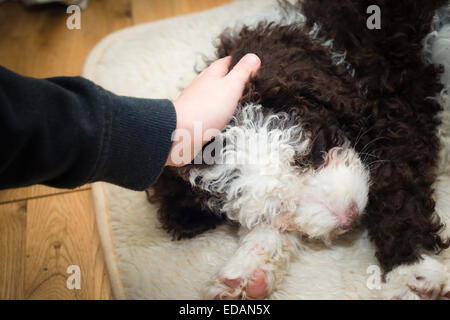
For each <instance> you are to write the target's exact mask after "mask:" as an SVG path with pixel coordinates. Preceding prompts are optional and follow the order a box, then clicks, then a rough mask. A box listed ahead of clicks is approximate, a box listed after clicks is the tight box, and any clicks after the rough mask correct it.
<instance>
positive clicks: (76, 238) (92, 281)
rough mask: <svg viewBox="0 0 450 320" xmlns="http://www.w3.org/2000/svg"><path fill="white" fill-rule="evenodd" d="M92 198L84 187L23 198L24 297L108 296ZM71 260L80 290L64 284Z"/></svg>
mask: <svg viewBox="0 0 450 320" xmlns="http://www.w3.org/2000/svg"><path fill="white" fill-rule="evenodd" d="M92 201H93V200H92V196H91V192H90V191H89V190H88V191H81V192H74V193H69V194H64V195H58V196H54V197H46V198H41V199H34V200H29V201H28V210H27V232H26V268H25V298H27V299H92V298H95V299H110V298H111V289H110V286H109V282H108V278H107V273H106V265H105V263H104V261H103V253H102V249H101V246H100V241H99V237H98V234H97V229H96V225H95V214H94V209H93V202H92ZM43 212H45V213H46V214H45V216H43V215H42V213H43ZM73 265H75V266H78V267H79V268H80V270H81V289H80V290H76V289H75V290H69V289H68V288H67V285H66V281H67V278H68V277H69V276H70V274H68V273H67V268H68V267H69V266H73Z"/></svg>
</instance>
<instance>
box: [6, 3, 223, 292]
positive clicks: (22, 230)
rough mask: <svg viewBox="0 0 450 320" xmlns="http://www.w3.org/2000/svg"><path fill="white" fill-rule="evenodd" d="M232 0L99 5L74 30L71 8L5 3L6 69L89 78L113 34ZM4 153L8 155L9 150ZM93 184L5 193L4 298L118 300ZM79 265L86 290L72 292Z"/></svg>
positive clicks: (82, 287)
mask: <svg viewBox="0 0 450 320" xmlns="http://www.w3.org/2000/svg"><path fill="white" fill-rule="evenodd" d="M229 2H231V0H92V1H90V2H89V5H88V8H87V9H86V10H85V11H83V12H82V14H81V29H80V30H68V29H67V28H66V19H67V18H68V14H66V7H65V6H63V5H58V4H55V5H45V6H42V7H41V6H39V7H34V8H31V9H30V8H28V9H25V8H24V7H23V6H22V5H21V4H19V3H17V2H5V3H2V4H0V65H1V66H4V67H6V68H9V69H11V70H13V71H15V72H18V73H20V74H22V75H26V76H33V77H41V78H43V77H52V76H76V75H81V72H82V68H83V63H84V61H85V59H86V57H87V55H88V54H89V52H90V50H92V48H93V47H94V46H95V45H96V44H97V43H98V41H100V40H101V39H102V38H103V37H105V36H106V35H108V34H110V33H112V32H114V31H117V30H119V29H122V28H125V27H128V26H132V25H135V24H139V23H145V22H150V21H154V20H158V19H164V18H169V17H172V16H176V15H182V14H188V13H192V12H195V11H200V10H206V9H209V8H212V7H215V6H219V5H223V4H226V3H229ZM3 152H7V151H5V150H3ZM90 192H91V190H90V186H83V187H81V188H80V189H76V190H61V189H54V188H48V187H44V186H33V187H28V188H19V189H11V190H4V191H0V299H110V298H112V296H111V290H110V286H109V282H108V277H107V275H106V267H105V262H104V259H103V254H102V251H101V247H100V240H99V237H98V234H97V230H96V227H95V213H94V209H93V202H92V196H91V193H90ZM71 265H78V266H79V267H80V270H81V289H80V290H69V289H68V288H67V279H68V277H69V276H70V275H69V274H68V273H67V272H66V271H67V267H68V266H71Z"/></svg>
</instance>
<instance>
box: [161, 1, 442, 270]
mask: <svg viewBox="0 0 450 320" xmlns="http://www.w3.org/2000/svg"><path fill="white" fill-rule="evenodd" d="M446 3H447V1H446V0H417V1H412V0H395V1H392V0H370V1H369V0H343V1H326V0H307V1H304V2H303V4H302V7H303V12H304V14H305V16H306V17H307V24H306V27H305V26H297V25H290V26H280V25H277V24H268V23H265V22H261V23H260V24H259V25H258V26H257V27H256V28H249V27H244V28H243V29H242V31H241V32H240V33H239V35H237V36H233V37H230V36H229V35H226V34H224V35H222V36H221V42H220V46H219V47H218V56H219V57H224V56H228V55H231V56H232V58H233V62H232V64H233V65H234V64H235V63H237V61H239V60H240V59H241V58H242V57H243V56H244V55H245V54H246V53H248V52H254V53H256V54H257V55H258V56H259V57H260V58H261V60H262V68H261V70H260V71H259V72H258V75H257V76H256V78H254V79H253V80H252V81H251V82H250V84H249V85H248V87H247V89H246V92H245V95H244V97H243V99H242V102H254V103H258V104H262V105H263V106H264V108H265V109H266V110H273V111H284V110H287V109H288V108H295V109H296V112H297V113H298V117H299V121H300V120H301V123H302V125H303V126H304V128H305V129H306V130H307V131H309V132H310V133H311V136H312V137H313V146H312V152H311V154H310V159H309V160H310V163H311V164H312V165H313V166H315V167H318V166H320V165H321V164H322V162H323V152H324V151H327V150H329V149H331V148H332V147H335V146H340V145H342V144H344V143H345V142H346V141H350V142H351V143H352V145H353V147H354V148H355V150H357V151H358V153H359V154H360V157H361V158H362V159H364V161H365V162H366V164H368V165H369V167H370V169H371V180H372V185H371V187H370V194H369V204H368V207H367V214H366V215H365V218H364V223H365V224H366V225H367V228H368V230H369V234H370V238H371V239H372V240H373V241H374V243H375V245H376V248H377V251H376V256H377V258H378V259H379V261H380V264H381V266H382V267H383V268H384V270H385V271H389V270H391V269H392V268H393V267H395V266H397V265H399V264H403V263H411V262H414V261H417V259H418V258H419V256H420V254H421V253H422V252H423V251H432V252H438V251H439V250H441V249H443V248H447V247H448V245H449V244H448V243H447V242H446V241H443V240H442V239H441V238H440V237H439V235H438V233H439V231H440V230H441V228H442V225H441V223H440V222H439V218H438V217H437V216H436V215H435V213H434V205H435V204H434V201H433V199H432V192H433V190H432V184H433V182H434V181H435V178H436V177H435V173H434V169H435V167H436V164H437V156H438V151H439V140H438V138H437V135H436V133H437V126H438V125H439V121H438V119H437V118H436V115H437V113H438V112H439V111H440V110H441V108H440V106H439V104H438V103H436V102H435V101H433V100H431V99H426V98H427V97H434V96H436V94H437V93H439V92H440V90H441V89H442V87H441V85H440V83H439V73H440V70H439V69H438V68H436V67H435V66H432V65H427V64H425V63H423V61H422V56H421V49H422V47H421V41H422V39H423V38H424V37H425V36H426V34H427V33H428V32H430V24H431V21H432V16H433V14H434V12H435V10H436V9H438V8H439V7H441V6H442V5H444V4H446ZM373 4H375V5H378V6H379V7H380V8H381V12H382V28H381V30H369V29H367V28H366V19H367V17H368V14H366V8H367V7H368V6H369V5H373ZM314 23H318V24H320V26H321V30H320V32H319V34H318V37H317V39H315V40H313V39H311V37H310V36H308V32H309V31H310V30H311V28H312V27H313V24H314ZM328 39H334V42H333V45H334V49H333V50H334V51H337V52H341V53H342V52H344V51H346V52H347V56H346V61H347V62H348V63H350V65H351V67H352V68H353V69H354V70H355V77H352V76H351V75H350V73H349V71H348V70H347V69H346V68H345V66H344V65H339V66H336V64H335V63H334V62H333V61H332V60H331V58H330V53H329V49H328V48H325V47H324V46H322V45H321V43H322V42H323V41H324V40H328ZM176 175H177V174H176V173H175V171H170V172H169V171H167V172H166V173H165V174H164V175H163V177H162V178H161V179H160V181H159V182H158V183H157V185H156V186H155V196H154V197H153V200H157V201H160V202H161V203H162V207H161V209H160V211H159V216H160V219H161V221H162V223H163V226H164V227H165V228H166V229H167V230H168V231H170V232H172V233H173V234H174V235H175V236H176V237H177V238H182V237H191V236H194V235H195V234H197V233H199V232H202V231H205V230H207V229H209V228H212V227H214V226H215V225H216V224H218V223H219V222H220V221H221V220H222V218H221V217H220V215H219V213H218V212H210V211H209V210H208V209H207V208H206V207H205V206H203V205H202V204H201V203H202V201H203V200H204V199H205V197H208V196H210V195H207V194H205V193H202V192H200V191H199V190H192V189H191V187H190V185H189V184H187V183H186V182H184V181H183V180H182V179H179V178H178V182H176V181H175V179H177V178H176ZM202 199H203V200H202ZM180 215H181V216H180ZM181 217H182V218H181Z"/></svg>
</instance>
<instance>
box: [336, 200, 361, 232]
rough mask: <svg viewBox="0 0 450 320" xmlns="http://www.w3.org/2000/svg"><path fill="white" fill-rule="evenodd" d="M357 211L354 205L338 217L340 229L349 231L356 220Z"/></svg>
mask: <svg viewBox="0 0 450 320" xmlns="http://www.w3.org/2000/svg"><path fill="white" fill-rule="evenodd" d="M358 216H359V209H358V206H357V205H356V203H352V205H351V206H350V207H349V208H348V210H347V211H346V212H345V213H344V214H343V215H341V216H338V220H339V224H340V226H341V228H342V229H349V228H350V227H351V226H352V225H353V224H354V223H355V221H356V219H358Z"/></svg>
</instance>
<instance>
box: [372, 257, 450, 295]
mask: <svg viewBox="0 0 450 320" xmlns="http://www.w3.org/2000/svg"><path fill="white" fill-rule="evenodd" d="M381 297H382V298H384V299H401V300H422V299H426V300H428V299H438V298H439V297H447V298H450V274H449V272H448V270H447V268H446V266H445V265H443V264H442V263H440V262H439V261H437V260H436V259H434V258H432V257H430V256H427V255H424V256H423V257H422V259H421V260H420V261H419V262H417V263H414V264H412V265H401V266H399V267H397V268H395V269H393V270H392V271H391V272H389V273H388V274H387V276H386V282H385V283H384V284H383V286H382V292H381Z"/></svg>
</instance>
